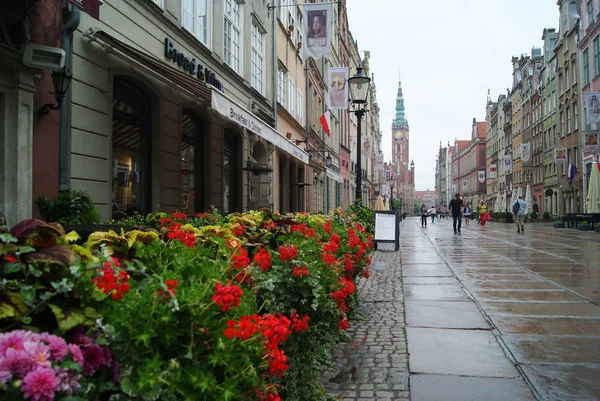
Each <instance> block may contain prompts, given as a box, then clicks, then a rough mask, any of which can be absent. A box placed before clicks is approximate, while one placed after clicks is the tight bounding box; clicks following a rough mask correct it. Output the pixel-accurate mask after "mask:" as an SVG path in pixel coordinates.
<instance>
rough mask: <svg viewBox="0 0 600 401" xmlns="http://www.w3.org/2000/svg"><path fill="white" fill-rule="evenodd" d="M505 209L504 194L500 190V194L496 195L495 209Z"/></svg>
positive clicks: (496, 210)
mask: <svg viewBox="0 0 600 401" xmlns="http://www.w3.org/2000/svg"><path fill="white" fill-rule="evenodd" d="M503 209H504V206H503V203H502V194H501V193H500V191H498V195H497V196H496V204H495V205H494V211H495V212H500V211H502V210H503Z"/></svg>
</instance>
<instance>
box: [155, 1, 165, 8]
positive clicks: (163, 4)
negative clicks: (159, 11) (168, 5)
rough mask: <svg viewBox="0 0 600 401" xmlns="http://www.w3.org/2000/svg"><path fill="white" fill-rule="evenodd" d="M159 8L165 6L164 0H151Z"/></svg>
mask: <svg viewBox="0 0 600 401" xmlns="http://www.w3.org/2000/svg"><path fill="white" fill-rule="evenodd" d="M152 1H154V3H155V4H156V5H157V6H159V7H160V8H165V0H152Z"/></svg>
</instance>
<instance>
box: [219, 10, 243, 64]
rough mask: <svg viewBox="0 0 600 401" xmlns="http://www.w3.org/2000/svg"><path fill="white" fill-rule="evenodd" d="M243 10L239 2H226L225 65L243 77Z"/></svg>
mask: <svg viewBox="0 0 600 401" xmlns="http://www.w3.org/2000/svg"><path fill="white" fill-rule="evenodd" d="M241 8H242V6H241V5H240V4H239V3H238V2H237V0H225V18H224V22H225V24H224V26H225V32H224V35H223V42H224V43H223V47H224V51H223V56H224V59H225V63H227V65H229V66H230V67H231V68H232V69H233V70H234V71H235V72H237V73H238V74H240V75H241V72H242V70H241V67H242V64H241V62H240V44H241V43H240V38H241V36H242V35H241V32H242V27H241V23H242V20H241Z"/></svg>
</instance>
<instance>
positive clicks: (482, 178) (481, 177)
mask: <svg viewBox="0 0 600 401" xmlns="http://www.w3.org/2000/svg"><path fill="white" fill-rule="evenodd" d="M477 179H478V180H479V182H481V183H483V182H484V181H485V170H479V172H478V173H477Z"/></svg>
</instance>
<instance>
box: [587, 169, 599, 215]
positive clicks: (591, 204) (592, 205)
mask: <svg viewBox="0 0 600 401" xmlns="http://www.w3.org/2000/svg"><path fill="white" fill-rule="evenodd" d="M599 170H600V163H595V162H594V163H592V173H591V174H590V185H589V187H588V196H587V211H588V213H600V171H599Z"/></svg>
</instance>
